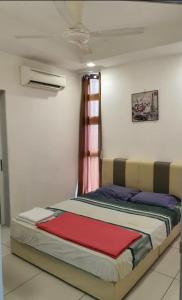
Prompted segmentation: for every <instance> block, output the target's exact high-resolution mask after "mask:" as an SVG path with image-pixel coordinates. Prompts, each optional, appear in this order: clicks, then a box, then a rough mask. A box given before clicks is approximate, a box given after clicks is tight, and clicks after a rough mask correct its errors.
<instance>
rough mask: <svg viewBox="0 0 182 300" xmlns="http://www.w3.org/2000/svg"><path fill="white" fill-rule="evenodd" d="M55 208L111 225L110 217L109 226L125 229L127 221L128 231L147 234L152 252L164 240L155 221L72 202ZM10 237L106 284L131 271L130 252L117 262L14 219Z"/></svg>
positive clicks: (164, 229)
mask: <svg viewBox="0 0 182 300" xmlns="http://www.w3.org/2000/svg"><path fill="white" fill-rule="evenodd" d="M54 207H57V208H59V209H61V208H62V209H64V210H67V211H71V212H75V213H80V214H82V215H86V216H87V215H88V216H92V215H94V216H95V218H98V219H100V220H105V221H111V220H110V219H109V220H108V218H110V216H112V222H113V223H115V224H118V225H124V224H123V222H124V223H125V226H126V220H127V222H128V226H129V227H131V228H132V227H133V228H134V229H138V230H143V229H145V230H144V231H145V232H146V233H150V235H151V238H152V242H153V246H154V248H155V247H157V246H158V245H159V244H161V243H162V242H163V241H164V239H165V238H166V228H165V225H164V223H163V222H161V221H159V220H156V219H151V218H147V217H142V216H136V215H129V216H128V214H127V213H121V212H117V211H113V212H112V214H111V213H110V212H108V209H107V208H98V207H94V206H93V205H88V204H87V205H86V207H85V205H84V203H80V204H79V203H78V202H76V201H72V200H67V201H64V202H61V203H59V204H57V205H55V206H54ZM100 209H101V210H100ZM108 213H109V214H108ZM11 237H12V238H13V239H15V240H17V241H19V242H21V243H24V244H27V245H29V246H32V247H34V248H35V249H37V250H39V251H42V252H44V253H47V254H49V255H52V256H53V257H55V258H57V259H60V260H62V261H64V262H66V263H69V264H72V265H74V266H76V267H78V268H80V269H82V270H85V271H87V272H89V273H91V274H93V275H95V276H97V277H99V278H101V279H103V280H106V281H112V282H117V281H118V280H120V279H122V278H124V277H125V276H126V275H127V274H129V273H130V272H131V271H132V266H133V264H132V255H131V252H130V251H129V250H125V251H124V252H123V253H122V254H121V255H120V256H119V257H118V258H117V259H113V258H111V257H109V256H107V255H104V254H102V253H99V252H96V251H93V250H90V249H88V248H85V247H82V246H79V245H77V244H74V243H72V242H69V241H66V240H64V239H61V238H59V237H56V236H54V235H52V234H49V233H47V232H45V231H43V230H40V229H38V228H36V227H35V226H34V225H31V224H28V223H25V222H22V221H18V220H16V219H15V220H13V222H12V225H11Z"/></svg>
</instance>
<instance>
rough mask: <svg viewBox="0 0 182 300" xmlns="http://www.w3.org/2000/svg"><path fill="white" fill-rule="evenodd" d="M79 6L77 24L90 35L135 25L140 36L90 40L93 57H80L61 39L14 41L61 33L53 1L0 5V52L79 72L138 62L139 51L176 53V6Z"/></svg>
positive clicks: (180, 22)
mask: <svg viewBox="0 0 182 300" xmlns="http://www.w3.org/2000/svg"><path fill="white" fill-rule="evenodd" d="M83 5H84V6H83V16H82V22H83V23H84V24H85V25H86V27H87V28H88V29H89V30H90V31H96V30H105V29H116V28H123V27H140V26H141V27H145V31H144V33H143V34H140V35H130V36H121V37H111V38H102V39H93V40H91V42H90V44H91V48H92V52H93V53H92V54H89V55H85V54H84V53H83V51H81V50H80V49H79V48H78V47H77V46H75V45H71V44H68V43H67V42H66V41H65V40H64V39H63V38H53V39H40V40H38V39H29V40H27V39H25V40H18V39H15V35H20V34H22V35H29V34H30V35H32V34H34V35H35V34H39V35H41V34H44V35H53V36H54V35H56V34H57V35H59V34H60V35H61V34H62V33H63V31H64V29H65V28H67V24H66V23H65V21H64V19H63V18H61V16H60V14H59V13H58V11H57V10H56V7H55V5H54V2H53V1H0V50H2V51H6V52H9V53H13V54H17V55H21V56H23V57H26V58H31V59H35V60H38V61H42V62H45V63H51V64H54V65H56V66H57V67H59V66H61V67H66V68H69V69H73V70H79V69H83V68H84V67H85V62H87V61H94V62H95V63H96V65H101V66H103V67H106V66H111V65H114V64H116V63H117V64H119V63H123V62H126V61H130V60H133V59H134V58H136V59H137V58H138V59H139V57H140V59H141V58H142V57H144V56H145V55H146V54H145V55H144V53H148V54H147V55H149V53H150V56H152V53H153V54H154V55H156V53H160V55H161V54H162V53H163V54H164V53H167V54H170V53H175V51H176V52H177V53H179V52H180V51H181V50H180V49H182V47H181V42H182V30H181V28H182V5H170V4H157V3H144V2H142V1H141V2H129V1H84V2H83ZM172 45H173V46H172ZM175 45H176V46H175ZM149 49H150V50H149ZM151 49H153V51H152V50H151ZM156 49H160V51H157V50H156ZM161 49H163V51H162V50H161ZM170 49H171V51H170ZM139 53H140V54H139Z"/></svg>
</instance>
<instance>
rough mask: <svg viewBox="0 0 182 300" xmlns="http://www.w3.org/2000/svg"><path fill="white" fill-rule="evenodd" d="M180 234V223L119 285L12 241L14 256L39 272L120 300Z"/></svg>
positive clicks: (95, 294) (101, 296) (106, 299)
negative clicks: (47, 273) (37, 268)
mask: <svg viewBox="0 0 182 300" xmlns="http://www.w3.org/2000/svg"><path fill="white" fill-rule="evenodd" d="M179 232H180V224H178V225H177V226H176V227H175V228H174V229H173V230H172V232H171V233H170V235H169V236H168V237H167V239H166V240H165V241H164V242H163V244H162V245H161V246H160V247H157V248H156V249H155V250H152V251H151V252H150V253H149V254H148V255H147V256H146V257H145V258H144V259H143V260H142V261H141V262H140V263H139V264H138V265H137V266H136V267H135V269H134V270H133V271H132V272H131V273H130V274H128V275H127V276H126V277H125V278H124V279H122V280H120V281H118V282H117V283H113V282H107V281H104V280H102V279H99V278H98V277H96V276H94V275H92V274H90V273H88V272H86V271H83V270H80V269H78V268H76V267H74V266H72V265H70V264H67V263H65V262H63V261H61V260H58V259H56V258H54V257H52V256H50V255H48V254H45V253H43V252H40V251H38V250H36V249H34V248H33V247H30V246H28V245H26V244H22V243H20V242H18V241H16V240H13V239H11V247H12V253H14V254H15V255H17V256H19V257H21V258H23V259H24V260H26V261H28V262H30V263H32V264H33V265H36V266H37V267H39V268H40V269H42V270H44V271H47V272H49V273H50V274H52V275H54V276H56V277H58V278H60V279H62V280H64V281H65V282H67V283H69V284H70V285H72V286H74V287H76V288H78V289H80V290H82V291H84V292H86V293H87V294H89V295H91V296H93V297H95V298H98V299H100V300H121V299H123V297H124V296H125V295H126V294H127V293H128V292H129V291H130V290H131V288H132V287H133V286H134V285H135V284H136V282H137V281H138V280H139V279H140V278H141V277H142V276H143V275H144V274H145V272H146V271H147V270H148V269H149V268H150V267H151V266H152V264H153V263H154V262H155V261H156V260H157V259H158V258H159V256H160V255H161V254H162V253H163V252H164V250H165V249H166V248H167V247H168V246H169V245H170V244H171V243H172V242H173V240H174V239H175V238H176V237H177V235H178V234H179Z"/></svg>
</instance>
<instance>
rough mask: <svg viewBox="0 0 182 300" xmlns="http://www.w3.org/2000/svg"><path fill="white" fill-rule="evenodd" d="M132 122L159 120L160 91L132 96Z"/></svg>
mask: <svg viewBox="0 0 182 300" xmlns="http://www.w3.org/2000/svg"><path fill="white" fill-rule="evenodd" d="M131 102H132V121H133V122H142V121H157V120H159V104H158V91H157V90H156V91H149V92H141V93H136V94H132V95H131Z"/></svg>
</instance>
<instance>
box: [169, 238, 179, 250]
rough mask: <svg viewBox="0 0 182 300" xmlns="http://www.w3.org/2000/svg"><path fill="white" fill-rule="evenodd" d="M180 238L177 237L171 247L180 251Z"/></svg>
mask: <svg viewBox="0 0 182 300" xmlns="http://www.w3.org/2000/svg"><path fill="white" fill-rule="evenodd" d="M179 243H180V237H177V238H176V239H175V241H174V242H173V243H172V245H171V247H172V248H176V249H179Z"/></svg>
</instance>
